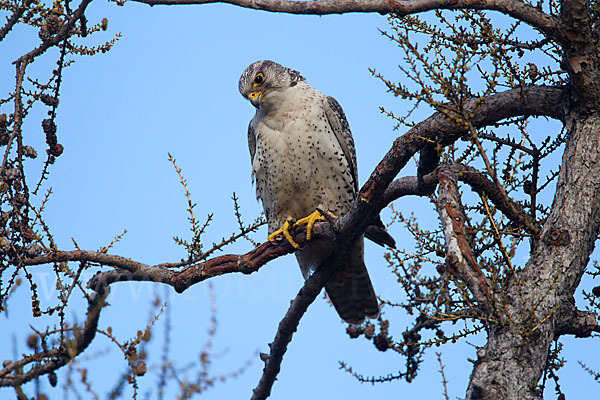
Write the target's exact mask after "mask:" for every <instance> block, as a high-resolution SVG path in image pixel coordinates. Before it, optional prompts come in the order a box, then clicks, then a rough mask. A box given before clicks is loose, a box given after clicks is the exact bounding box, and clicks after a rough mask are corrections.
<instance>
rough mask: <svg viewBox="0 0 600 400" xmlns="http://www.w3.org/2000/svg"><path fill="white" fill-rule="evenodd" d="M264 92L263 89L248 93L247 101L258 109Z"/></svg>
mask: <svg viewBox="0 0 600 400" xmlns="http://www.w3.org/2000/svg"><path fill="white" fill-rule="evenodd" d="M264 91H265V89H262V90H259V91H256V92H250V93H248V100H250V103H252V105H253V106H254V107H256V108H258V106H259V105H260V101H261V100H262V96H263V93H264Z"/></svg>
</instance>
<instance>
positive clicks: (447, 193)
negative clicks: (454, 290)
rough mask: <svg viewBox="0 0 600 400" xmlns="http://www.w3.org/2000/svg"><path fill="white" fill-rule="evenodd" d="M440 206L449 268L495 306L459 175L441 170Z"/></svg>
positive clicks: (483, 301) (486, 304)
mask: <svg viewBox="0 0 600 400" xmlns="http://www.w3.org/2000/svg"><path fill="white" fill-rule="evenodd" d="M437 177H438V179H439V181H440V184H439V188H438V198H437V209H438V213H439V215H440V220H441V222H442V227H443V229H444V236H445V237H446V246H447V248H448V250H447V255H446V269H447V270H448V272H449V273H450V274H451V275H452V276H454V277H455V278H457V279H458V280H460V281H463V282H465V284H466V285H467V287H468V288H469V290H470V291H471V293H472V294H473V297H474V298H475V300H477V302H478V303H479V304H480V305H482V306H484V307H485V308H487V309H491V306H492V301H493V299H492V292H491V290H490V286H489V283H488V281H487V278H486V277H485V275H484V274H483V272H482V271H481V268H480V267H479V265H478V264H477V261H476V260H475V257H474V256H473V252H472V251H471V247H470V246H469V243H468V240H467V234H466V232H465V225H464V223H465V221H466V215H465V214H464V211H463V209H462V204H461V201H460V194H459V193H458V186H457V179H456V175H455V174H452V173H450V171H448V170H439V171H438V173H437Z"/></svg>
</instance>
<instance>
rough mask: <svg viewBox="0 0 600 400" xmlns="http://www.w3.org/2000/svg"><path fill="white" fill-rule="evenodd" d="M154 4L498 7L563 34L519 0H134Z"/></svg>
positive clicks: (415, 9) (362, 9)
mask: <svg viewBox="0 0 600 400" xmlns="http://www.w3.org/2000/svg"><path fill="white" fill-rule="evenodd" d="M133 1H137V2H139V3H145V4H149V5H151V6H154V5H181V4H210V3H227V4H232V5H236V6H240V7H243V8H251V9H255V10H263V11H271V12H281V13H288V14H314V15H326V14H345V13H379V14H398V15H408V14H417V13H421V12H425V11H430V10H435V9H445V10H457V9H474V10H495V11H500V12H503V13H505V14H508V15H510V16H512V17H513V18H516V19H518V20H521V21H523V22H525V23H527V24H529V25H531V26H533V27H536V28H538V29H539V30H540V31H542V32H545V33H546V34H548V35H549V36H550V37H552V38H555V39H558V38H559V37H560V32H559V22H558V20H557V18H555V17H553V16H551V15H548V14H546V13H544V12H543V11H541V10H540V9H538V8H536V7H534V6H532V5H530V4H527V3H525V2H522V1H518V0H480V1H471V0H315V1H295V0H292V1H289V0H288V1H286V0H220V1H218V0H133Z"/></svg>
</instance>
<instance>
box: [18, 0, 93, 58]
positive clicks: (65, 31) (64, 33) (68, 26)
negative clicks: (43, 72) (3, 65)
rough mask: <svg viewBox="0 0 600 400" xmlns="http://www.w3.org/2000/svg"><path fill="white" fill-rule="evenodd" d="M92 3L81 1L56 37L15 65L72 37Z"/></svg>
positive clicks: (89, 0) (25, 55) (24, 56)
mask: <svg viewBox="0 0 600 400" xmlns="http://www.w3.org/2000/svg"><path fill="white" fill-rule="evenodd" d="M91 2H92V0H81V3H80V4H79V7H77V10H75V12H74V13H73V15H72V16H71V17H70V18H69V19H68V21H67V22H66V23H65V24H64V25H63V26H62V27H61V28H60V31H58V33H57V34H56V36H54V37H52V38H50V39H49V40H48V41H45V42H43V43H42V44H41V45H39V46H38V47H36V48H35V49H33V50H31V51H30V52H29V53H27V54H24V55H22V56H21V57H19V58H18V59H16V60H15V61H13V64H19V63H21V62H23V61H27V62H30V61H31V60H33V59H34V58H35V57H37V56H39V55H40V54H42V53H43V52H45V51H46V50H48V49H49V48H50V47H52V46H56V45H57V44H59V43H60V42H61V41H63V40H65V39H66V38H68V37H70V36H71V34H72V33H71V30H72V29H73V28H74V27H75V23H76V22H77V21H78V20H80V19H81V18H83V17H84V13H85V10H86V8H87V6H88V5H89V4H90V3H91Z"/></svg>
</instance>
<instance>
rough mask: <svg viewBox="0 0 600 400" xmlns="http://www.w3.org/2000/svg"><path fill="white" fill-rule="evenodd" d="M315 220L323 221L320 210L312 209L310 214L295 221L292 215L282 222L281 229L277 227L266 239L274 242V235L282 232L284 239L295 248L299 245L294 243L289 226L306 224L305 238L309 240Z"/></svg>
mask: <svg viewBox="0 0 600 400" xmlns="http://www.w3.org/2000/svg"><path fill="white" fill-rule="evenodd" d="M317 221H325V217H324V216H323V215H322V214H321V212H320V211H319V210H316V211H314V212H313V213H312V214H310V215H309V216H307V217H304V218H301V219H299V220H298V221H296V222H295V223H294V219H293V218H292V217H288V219H287V220H286V221H285V222H284V223H283V226H282V227H281V229H278V230H276V231H275V232H273V233H271V234H270V235H269V236H268V237H267V240H268V241H269V242H274V241H275V237H276V236H277V235H280V234H283V236H284V237H285V239H286V240H287V241H288V242H289V243H290V244H291V245H292V246H293V247H294V248H295V249H297V248H299V247H300V245H299V244H298V243H296V242H295V241H294V239H293V238H292V235H291V234H290V228H291V227H292V226H294V225H304V224H306V240H310V239H312V228H313V225H314V224H315V222H317Z"/></svg>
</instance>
